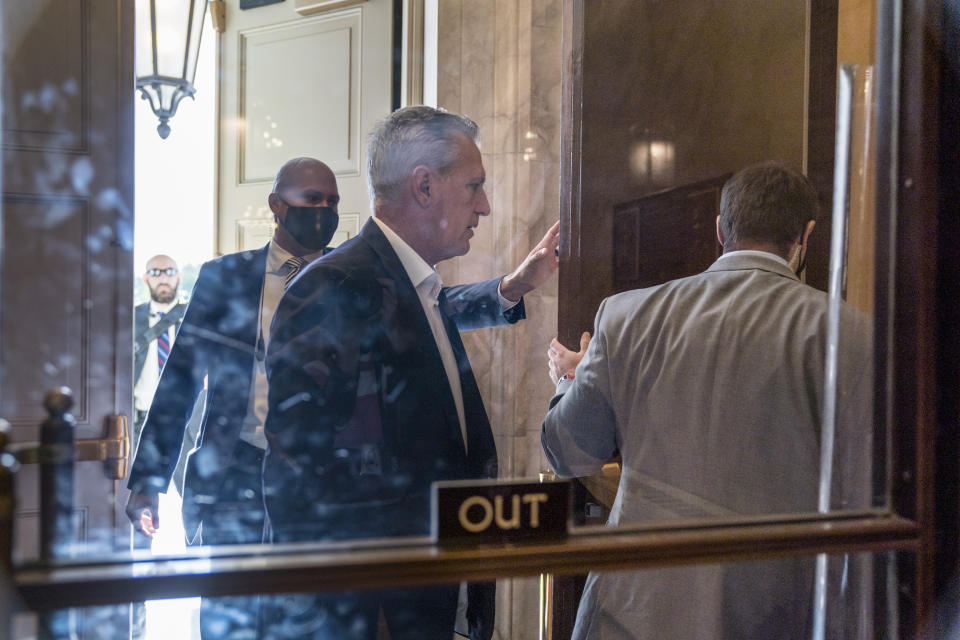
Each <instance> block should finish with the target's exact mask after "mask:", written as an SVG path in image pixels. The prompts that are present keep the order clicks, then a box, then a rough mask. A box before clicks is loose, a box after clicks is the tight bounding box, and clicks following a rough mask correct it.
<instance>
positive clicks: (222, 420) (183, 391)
mask: <svg viewBox="0 0 960 640" xmlns="http://www.w3.org/2000/svg"><path fill="white" fill-rule="evenodd" d="M266 259H267V247H263V248H261V249H257V250H255V251H242V252H239V253H233V254H229V255H226V256H223V257H221V258H217V259H215V260H211V261H210V262H207V263H206V264H204V265H203V267H202V268H201V269H200V274H199V275H198V277H197V284H196V285H195V287H194V289H193V293H192V295H191V298H190V303H189V305H188V306H187V311H186V314H185V316H184V319H183V323H182V324H181V326H180V331H179V333H178V334H177V340H176V341H175V342H174V343H173V348H172V349H171V351H170V357H169V358H168V359H167V363H166V365H164V368H163V373H162V375H161V376H160V382H159V384H158V386H157V392H156V394H155V395H154V400H153V404H152V406H151V407H150V411H149V412H148V414H147V420H146V422H145V423H144V427H143V432H142V434H141V436H140V444H139V446H138V448H137V453H136V457H135V459H134V462H133V466H132V468H131V470H130V478H129V480H128V482H127V485H128V487H130V489H131V490H132V491H135V492H142V491H143V490H146V489H150V488H152V489H153V490H155V491H160V492H163V491H166V490H167V486H168V485H169V483H170V477H171V475H172V474H173V471H174V468H175V466H176V463H177V457H178V455H179V453H180V447H181V445H182V443H183V438H184V428H185V426H186V424H187V420H188V419H189V417H190V414H191V411H192V410H193V407H194V401H195V400H196V398H197V395H198V394H199V393H200V390H201V389H202V388H203V383H204V378H205V377H206V378H207V387H208V389H207V401H206V405H205V407H204V414H203V417H202V421H201V423H200V430H199V435H198V438H197V448H196V449H195V450H194V452H193V453H192V455H191V456H190V460H189V463H188V466H189V467H192V468H193V471H197V470H199V471H200V473H194V474H192V475H193V476H194V479H195V480H194V482H193V483H192V484H193V485H194V486H187V487H185V490H184V493H185V496H184V515H185V520H186V516H187V515H188V512H189V510H190V509H191V506H192V505H191V502H192V501H191V500H190V499H189V496H190V495H191V494H193V495H196V494H197V492H203V491H205V489H206V487H198V486H195V485H196V484H197V483H198V482H199V483H201V484H209V485H210V486H214V484H215V483H217V482H218V481H219V479H220V478H219V474H220V473H222V471H223V470H224V469H229V468H230V466H231V464H232V462H233V455H234V450H235V448H236V445H237V440H238V436H239V434H240V428H241V426H242V424H243V418H244V416H245V415H246V412H247V403H248V399H249V391H250V382H251V375H252V372H253V360H254V352H255V348H256V339H257V335H256V333H257V311H258V309H259V307H260V290H261V288H262V286H263V276H264V272H265V270H266ZM190 475H191V474H190V473H188V477H189V476H190ZM185 524H187V525H188V527H189V526H190V524H191V523H187V522H185ZM193 524H194V525H195V524H196V523H193Z"/></svg>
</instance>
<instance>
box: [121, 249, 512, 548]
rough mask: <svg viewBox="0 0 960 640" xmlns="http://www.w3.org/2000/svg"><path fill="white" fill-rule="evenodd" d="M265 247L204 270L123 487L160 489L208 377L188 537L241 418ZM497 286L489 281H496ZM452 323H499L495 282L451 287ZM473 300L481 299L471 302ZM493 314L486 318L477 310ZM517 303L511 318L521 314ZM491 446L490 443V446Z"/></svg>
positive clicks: (194, 456) (188, 502)
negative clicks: (483, 284)
mask: <svg viewBox="0 0 960 640" xmlns="http://www.w3.org/2000/svg"><path fill="white" fill-rule="evenodd" d="M268 247H269V245H267V246H264V247H262V248H261V249H257V250H255V251H242V252H239V253H233V254H229V255H226V256H223V257H221V258H217V259H215V260H211V261H210V262H207V263H206V264H204V265H203V267H202V268H201V269H200V273H199V275H198V277H197V283H196V285H195V286H194V289H193V293H192V295H191V298H190V303H189V305H188V307H187V311H186V314H185V316H184V320H183V323H182V325H181V327H180V331H179V333H178V334H177V340H176V341H175V342H174V344H173V347H172V349H171V351H170V357H169V358H168V359H167V363H166V365H165V366H164V369H163V374H162V375H161V376H160V382H159V384H158V386H157V392H156V394H155V395H154V401H153V404H152V406H151V408H150V411H149V412H148V414H147V420H146V422H145V424H144V427H143V432H142V434H141V437H140V444H139V446H138V448H137V452H136V457H135V459H134V462H133V466H132V468H131V470H130V477H129V480H128V483H127V484H128V487H130V489H131V490H132V491H135V492H143V491H144V490H145V489H148V488H152V489H153V490H155V491H160V492H163V491H166V490H167V487H168V486H169V484H170V478H171V475H172V474H173V472H174V469H175V467H176V464H177V458H178V456H179V453H180V449H181V446H182V444H183V439H184V429H185V426H186V424H187V421H188V419H189V418H190V414H191V412H192V410H193V407H194V401H195V400H196V398H197V395H198V394H199V393H200V390H201V389H202V388H203V383H204V377H207V379H208V380H207V397H206V403H205V406H204V412H203V416H202V418H201V422H200V427H199V434H198V437H197V445H196V447H195V449H194V450H193V451H192V452H191V455H190V457H189V459H188V462H187V473H186V481H185V486H184V502H183V510H184V525H185V526H186V528H187V532H188V538H192V535H193V531H195V528H196V526H197V525H198V524H199V522H200V521H201V520H202V519H203V517H204V515H205V513H206V512H208V510H209V509H216V504H211V503H210V500H209V499H207V498H206V497H207V496H215V495H216V490H217V487H219V486H220V484H221V483H222V481H223V475H222V474H223V473H224V472H225V471H226V470H228V469H230V468H231V467H232V466H233V463H234V454H235V451H236V447H237V443H238V440H239V435H240V430H241V427H242V425H243V419H244V417H245V415H246V412H247V407H248V403H249V395H250V393H249V392H250V384H251V377H252V372H253V363H254V357H255V349H256V341H257V313H258V310H259V308H260V295H261V289H262V287H263V277H264V273H265V271H266V260H267V249H268ZM496 282H498V281H494V283H496ZM450 291H451V292H452V293H453V296H454V297H455V299H456V305H455V306H454V317H455V318H456V319H458V320H462V322H463V324H462V327H463V328H464V329H468V328H476V327H479V326H490V325H492V324H496V323H497V322H501V323H502V322H503V321H504V320H503V314H502V313H500V310H499V304H498V298H497V294H496V284H494V287H493V289H492V294H491V289H490V287H489V286H477V285H466V286H462V287H453V288H451V289H450ZM478 296H486V297H485V298H484V299H482V300H478V298H477V297H478ZM478 307H482V308H484V309H489V310H491V313H493V310H494V309H495V310H496V311H495V315H496V317H495V318H486V317H484V316H483V315H482V314H479V313H477V312H476V310H475V309H476V308H478ZM518 308H520V309H522V303H521V305H518V307H514V309H511V314H512V315H511V317H519V315H517V314H518V313H520V314H522V311H518ZM491 446H492V443H491Z"/></svg>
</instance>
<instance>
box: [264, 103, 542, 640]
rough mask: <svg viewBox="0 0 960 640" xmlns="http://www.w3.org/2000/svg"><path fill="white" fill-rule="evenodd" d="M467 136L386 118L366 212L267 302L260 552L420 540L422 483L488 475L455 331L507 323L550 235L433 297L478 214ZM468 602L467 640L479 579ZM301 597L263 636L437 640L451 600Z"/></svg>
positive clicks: (422, 119)
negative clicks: (282, 546)
mask: <svg viewBox="0 0 960 640" xmlns="http://www.w3.org/2000/svg"><path fill="white" fill-rule="evenodd" d="M476 138H477V127H476V124H474V123H473V122H472V121H470V120H469V119H468V118H465V117H463V116H458V115H454V114H450V113H447V112H444V111H440V110H437V109H433V108H430V107H422V106H421V107H408V108H405V109H401V110H399V111H397V112H394V113H393V114H391V115H390V116H388V117H387V118H386V119H385V120H384V121H382V122H381V123H380V124H379V125H378V126H377V127H376V128H375V130H374V131H373V133H372V134H371V137H370V143H369V147H368V180H369V184H370V192H371V198H372V199H373V203H374V209H375V217H374V218H373V219H371V220H370V221H368V222H367V224H366V225H365V226H364V227H363V229H362V230H361V232H360V234H359V236H357V237H356V238H353V239H351V240H349V241H348V242H346V243H344V244H343V245H341V246H340V247H339V248H338V249H337V251H335V252H333V253H331V254H330V255H328V256H325V257H324V258H322V259H321V260H318V261H317V262H315V263H313V264H312V265H310V267H309V268H308V269H307V270H305V271H304V272H303V273H302V274H300V276H298V278H297V279H296V280H295V281H294V282H293V284H292V285H291V287H290V288H289V289H288V291H287V292H286V294H285V295H284V297H283V299H282V300H281V302H280V305H279V306H278V308H277V314H276V317H275V318H274V324H273V328H272V330H271V338H270V348H269V355H268V358H267V374H268V378H269V380H270V402H269V412H268V416H267V424H266V432H267V439H268V441H269V443H270V447H269V450H268V453H267V457H266V461H265V463H264V498H265V503H266V506H267V512H268V514H269V517H270V522H271V525H272V527H273V536H274V537H273V539H274V541H278V542H288V541H302V540H333V539H353V538H365V537H381V536H402V535H422V534H426V533H428V531H429V522H430V518H429V501H430V498H429V496H430V485H431V483H432V482H434V481H437V480H457V479H466V478H492V477H496V475H497V452H496V447H495V445H494V440H493V434H492V431H491V428H490V423H489V421H488V419H487V415H486V412H485V410H484V407H483V400H482V398H481V397H480V392H479V390H478V388H477V384H476V381H475V379H474V376H473V372H472V371H471V368H470V363H469V361H468V360H467V355H466V352H465V351H464V347H463V343H462V342H461V340H460V335H459V333H458V326H457V325H459V328H460V329H464V328H470V327H472V326H483V325H489V324H497V323H501V322H504V321H506V322H513V321H516V320H517V319H518V318H519V317H522V315H523V306H522V304H523V303H522V296H523V294H525V293H526V292H528V291H530V290H532V289H534V288H535V287H537V286H539V285H540V284H542V283H543V282H544V281H545V280H546V279H547V278H548V277H549V276H550V275H551V274H552V273H553V272H554V271H555V270H556V258H555V256H554V250H555V248H556V246H557V241H558V240H557V225H554V227H553V228H552V229H551V230H550V231H549V232H548V233H547V235H546V236H545V237H544V238H543V240H542V241H541V242H540V244H538V245H537V246H536V247H534V249H533V251H531V253H530V254H529V255H528V256H527V258H526V259H525V260H524V262H523V264H522V265H521V266H520V267H519V268H518V269H517V270H516V271H514V272H513V273H512V274H510V275H508V276H506V277H504V278H502V279H500V278H498V279H494V280H490V281H488V282H483V283H478V284H475V285H470V286H468V287H459V288H457V287H454V288H449V289H447V288H443V286H442V282H441V281H440V276H439V274H437V272H436V270H435V269H434V266H433V265H435V264H437V263H439V262H441V261H443V260H446V259H448V258H452V257H454V256H460V255H464V254H466V253H467V251H468V250H469V248H470V238H471V237H472V236H473V229H474V228H476V227H477V225H478V223H479V221H480V218H481V217H484V216H487V215H489V214H490V204H489V202H488V200H487V196H486V193H485V192H484V188H483V185H484V180H485V173H484V168H483V163H482V161H481V157H480V152H479V150H478V148H477V145H476ZM511 305H515V306H512V307H511ZM504 308H508V310H507V311H506V312H504V311H503V309H504ZM455 320H457V322H455ZM467 591H468V602H467V612H466V621H465V622H466V623H467V624H468V626H469V628H470V629H469V635H470V637H471V638H489V637H490V636H491V634H492V630H493V585H492V584H486V585H470V586H469V587H468V589H467ZM304 598H308V597H297V598H291V599H288V600H294V601H295V602H294V603H293V607H291V608H290V609H289V612H290V615H288V616H287V619H283V614H282V613H281V614H280V620H279V621H278V622H277V624H276V625H275V627H274V628H273V629H272V633H273V634H274V635H275V636H280V637H283V636H284V635H285V634H286V635H291V636H292V635H297V636H298V637H312V638H324V639H326V638H351V639H353V638H357V639H361V638H362V639H368V638H371V639H372V638H374V637H375V633H376V628H377V619H378V612H379V611H381V610H382V612H383V615H384V618H385V620H386V622H387V625H388V627H389V630H390V636H391V638H392V639H393V640H403V639H405V638H418V639H419V638H431V639H433V638H442V639H443V640H449V638H451V637H452V636H453V633H454V626H455V618H456V614H457V605H458V588H457V587H456V586H442V587H432V588H418V589H408V590H389V591H384V592H377V593H366V594H356V595H339V596H315V597H312V598H313V599H312V600H310V601H301V600H304ZM281 606H282V605H281ZM295 612H297V613H295ZM305 615H306V616H307V617H309V618H310V619H309V620H307V619H305V618H304V616H305ZM293 618H296V620H293ZM285 624H286V625H287V626H289V633H288V632H287V631H286V630H285V627H284V625H285ZM304 629H310V631H309V633H306V635H304V631H303V630H304ZM458 631H460V632H462V633H467V629H464V628H461V629H458Z"/></svg>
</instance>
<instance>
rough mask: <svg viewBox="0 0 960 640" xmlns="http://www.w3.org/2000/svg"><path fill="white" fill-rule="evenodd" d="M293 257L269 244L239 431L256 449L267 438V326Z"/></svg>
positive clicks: (316, 255)
mask: <svg viewBox="0 0 960 640" xmlns="http://www.w3.org/2000/svg"><path fill="white" fill-rule="evenodd" d="M321 255H322V252H317V253H314V254H311V255H307V256H304V259H305V260H306V261H307V264H309V263H310V262H312V261H313V260H316V259H317V258H319V257H320V256H321ZM292 257H293V254H291V253H290V252H288V251H287V250H285V249H283V248H282V247H281V246H280V245H278V244H277V243H276V242H274V241H273V240H271V241H270V247H269V248H268V249H267V267H266V272H265V273H264V274H263V288H262V289H261V295H260V309H259V314H258V318H257V320H258V322H257V345H256V354H257V355H256V357H254V359H253V375H252V376H251V378H250V393H249V396H248V398H249V399H248V401H247V415H246V417H244V419H243V427H242V428H241V429H240V439H241V440H243V441H244V442H246V443H248V444H251V445H253V446H255V447H257V448H258V449H266V448H267V438H266V436H265V435H264V434H263V423H264V422H266V419H267V369H266V363H265V361H264V355H265V354H266V353H267V340H268V338H269V337H270V323H271V322H273V314H274V313H275V312H276V310H277V304H279V302H280V298H281V297H283V292H284V279H285V277H286V275H287V269H286V267H284V266H283V265H284V263H285V262H286V261H287V260H289V259H290V258H292Z"/></svg>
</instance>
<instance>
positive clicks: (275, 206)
mask: <svg viewBox="0 0 960 640" xmlns="http://www.w3.org/2000/svg"><path fill="white" fill-rule="evenodd" d="M267 204H268V205H270V211H273V219H274V221H275V222H277V221H278V219H277V216H278V215H280V205H281V204H282V203H281V201H280V196H278V195H277V194H276V193H271V194H270V195H269V196H267Z"/></svg>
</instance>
